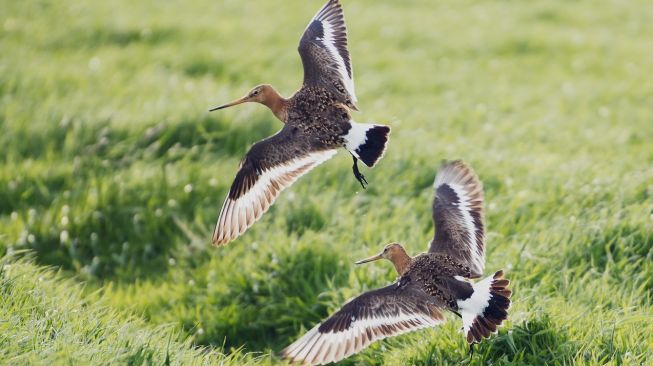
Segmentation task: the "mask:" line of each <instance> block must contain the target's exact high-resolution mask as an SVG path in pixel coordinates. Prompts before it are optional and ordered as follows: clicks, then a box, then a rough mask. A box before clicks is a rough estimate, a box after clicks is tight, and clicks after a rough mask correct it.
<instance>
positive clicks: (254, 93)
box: [250, 90, 258, 96]
mask: <svg viewBox="0 0 653 366" xmlns="http://www.w3.org/2000/svg"><path fill="white" fill-rule="evenodd" d="M256 94H258V90H254V91H253V92H251V93H250V95H251V96H255V95H256Z"/></svg>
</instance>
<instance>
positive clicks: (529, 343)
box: [408, 315, 578, 366]
mask: <svg viewBox="0 0 653 366" xmlns="http://www.w3.org/2000/svg"><path fill="white" fill-rule="evenodd" d="M448 346H449V347H442V345H441V344H439V343H436V344H434V345H432V346H430V347H429V348H427V349H425V350H423V351H421V352H417V354H416V355H415V356H413V357H411V358H410V361H409V362H408V364H410V365H420V366H435V365H439V366H440V365H487V364H492V365H547V364H548V365H552V364H569V363H571V362H572V359H573V357H574V355H575V354H576V353H577V352H578V346H577V345H576V344H575V343H574V342H572V341H570V340H569V338H568V336H567V334H566V332H564V331H563V330H561V329H556V328H555V326H554V325H553V324H552V322H551V320H550V319H549V317H548V316H547V315H544V316H542V317H540V318H536V319H530V320H527V321H525V322H523V323H521V324H519V325H515V326H513V327H511V328H510V329H505V328H503V329H501V330H500V331H499V334H498V335H494V336H492V337H491V338H490V339H487V340H484V341H483V342H481V343H480V344H478V345H476V346H475V351H474V354H473V355H471V356H470V355H469V354H468V353H467V349H464V350H461V349H459V348H456V349H451V348H452V347H455V346H454V345H448Z"/></svg>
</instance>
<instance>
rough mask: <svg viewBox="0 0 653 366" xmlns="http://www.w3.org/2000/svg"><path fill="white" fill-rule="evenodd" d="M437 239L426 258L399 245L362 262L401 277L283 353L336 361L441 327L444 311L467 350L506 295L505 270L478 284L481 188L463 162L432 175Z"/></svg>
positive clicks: (498, 318) (491, 324) (503, 308)
mask: <svg viewBox="0 0 653 366" xmlns="http://www.w3.org/2000/svg"><path fill="white" fill-rule="evenodd" d="M434 187H435V199H434V201H433V223H434V224H435V236H434V237H433V240H431V243H430V248H429V251H428V253H422V254H420V255H418V256H415V257H412V258H411V257H410V256H409V255H408V254H406V251H405V250H404V248H403V247H402V246H401V245H400V244H397V243H392V244H389V245H387V246H386V247H385V248H384V249H383V251H382V252H381V253H379V254H377V255H375V256H372V257H370V258H367V259H364V260H361V261H358V262H356V264H361V263H365V262H371V261H375V260H378V259H382V258H385V259H388V260H389V261H391V262H392V264H394V267H395V269H396V270H397V273H398V274H399V278H398V279H397V281H396V282H395V283H394V284H392V285H390V286H387V287H383V288H380V289H377V290H373V291H369V292H366V293H364V294H362V295H360V296H358V297H356V298H354V299H353V300H350V301H349V302H347V303H346V304H345V305H344V306H343V307H342V308H341V309H340V310H339V311H338V312H336V313H335V314H333V315H332V316H331V317H329V318H328V319H326V320H325V321H324V322H322V324H319V325H317V326H315V327H314V328H313V329H311V330H310V331H309V332H308V333H306V334H305V335H304V336H303V337H301V338H300V339H299V340H297V341H296V342H295V343H293V344H291V345H290V346H289V347H288V348H286V349H284V350H283V351H282V356H283V357H285V358H287V359H289V360H290V361H291V362H302V363H303V364H307V365H314V364H326V363H329V362H337V361H339V360H341V359H343V358H345V357H349V356H351V355H352V354H354V353H357V352H359V351H360V350H362V349H363V348H365V347H367V346H368V345H370V344H371V343H372V342H374V341H377V340H379V339H383V338H386V337H390V336H395V335H398V334H402V333H406V332H409V331H413V330H417V329H421V328H426V327H432V326H435V325H437V324H440V323H442V322H444V316H443V314H442V310H449V311H451V312H453V313H455V314H456V315H458V316H460V317H461V318H462V322H463V329H464V332H465V337H466V339H467V342H468V343H469V344H470V351H471V350H472V346H473V344H474V343H478V342H480V341H481V340H482V339H483V337H489V336H490V334H491V333H494V332H496V330H497V328H498V327H499V326H500V325H501V323H502V322H503V320H505V319H506V318H507V316H508V312H507V310H508V308H509V307H510V300H509V297H510V294H511V291H510V290H509V289H508V288H507V286H508V284H509V281H508V280H507V279H504V278H503V271H498V272H496V273H495V274H494V275H493V276H490V277H487V278H485V279H483V280H480V281H478V282H475V283H472V282H470V281H469V279H471V278H479V277H480V276H481V275H482V273H483V267H484V263H485V256H484V247H485V244H484V241H485V233H484V228H483V188H482V185H481V183H480V182H479V181H478V178H477V177H476V175H475V174H474V172H473V171H472V169H471V168H469V167H468V166H466V165H465V164H464V163H462V162H460V161H454V162H451V163H445V164H443V166H442V168H441V170H440V172H439V174H438V175H437V177H436V178H435V184H434Z"/></svg>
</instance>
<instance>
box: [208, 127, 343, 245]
mask: <svg viewBox="0 0 653 366" xmlns="http://www.w3.org/2000/svg"><path fill="white" fill-rule="evenodd" d="M298 133H299V132H296V131H292V127H288V125H286V126H285V127H284V128H283V129H282V130H281V131H280V132H279V133H277V134H276V135H274V136H271V137H269V138H267V139H265V140H262V141H259V142H257V143H256V144H254V146H252V148H251V149H250V150H249V152H248V153H247V155H246V156H245V158H244V159H243V160H242V161H241V163H240V170H239V171H238V173H237V174H236V178H235V179H234V182H233V184H232V185H231V189H230V190H229V194H228V195H227V198H226V199H225V200H224V204H223V205H222V209H221V210H220V215H219V217H218V222H217V224H216V226H215V230H214V232H213V244H215V245H221V244H226V243H228V242H230V241H231V240H233V239H235V238H236V237H238V236H239V235H241V234H242V233H244V232H245V230H247V228H249V227H250V226H252V225H253V224H254V222H256V220H258V219H259V218H260V217H261V215H263V214H264V213H265V212H266V211H267V210H268V208H270V206H271V205H272V203H273V202H274V200H275V199H276V198H277V197H278V196H279V194H280V193H281V191H282V190H284V189H285V188H287V187H288V186H290V185H291V184H293V183H294V182H295V181H296V180H297V179H298V178H299V177H301V176H302V175H304V174H306V173H307V172H308V171H310V170H311V169H313V168H315V167H316V166H318V165H319V164H321V163H323V162H325V161H326V160H328V159H330V158H331V157H332V156H333V155H334V154H335V153H336V150H335V149H332V148H326V147H324V146H322V145H321V144H320V143H317V142H315V141H314V140H312V139H309V138H304V137H300V136H297V134H298Z"/></svg>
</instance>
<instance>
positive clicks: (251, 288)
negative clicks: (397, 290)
mask: <svg viewBox="0 0 653 366" xmlns="http://www.w3.org/2000/svg"><path fill="white" fill-rule="evenodd" d="M343 2H344V7H345V12H346V17H347V23H348V27H349V31H350V45H351V47H350V49H351V54H352V58H353V63H354V69H355V79H356V90H357V94H358V97H359V106H360V107H361V109H362V112H361V113H355V114H354V118H355V119H356V120H357V121H360V122H367V121H375V122H381V123H386V124H390V125H391V126H392V128H393V131H392V135H391V141H390V145H389V149H388V151H387V153H386V155H385V157H384V159H383V160H382V161H381V162H380V163H379V164H378V166H377V167H375V168H374V169H373V170H366V171H364V174H365V175H366V177H367V178H368V180H369V181H370V183H371V184H370V186H369V188H368V189H367V190H365V191H362V190H361V189H360V186H359V185H358V183H357V182H356V181H355V179H354V178H353V176H352V174H351V160H350V158H349V157H348V156H347V155H346V154H345V153H341V154H339V155H338V156H337V157H336V158H334V159H333V160H331V161H329V162H328V163H326V164H324V165H322V166H320V167H318V168H317V169H316V170H315V171H313V172H311V174H309V175H307V176H306V177H304V178H302V179H301V180H300V181H298V182H297V183H296V184H295V185H294V186H293V187H292V188H290V189H289V190H287V191H286V192H284V193H283V195H282V196H281V198H279V200H278V201H277V203H276V204H275V205H274V206H273V207H272V209H271V210H270V212H269V213H267V214H266V215H265V216H264V217H263V218H262V219H261V220H260V222H258V223H257V224H255V225H254V226H253V227H252V228H251V229H250V230H249V231H248V232H247V233H246V234H245V235H244V236H242V237H241V238H239V239H237V240H236V241H234V242H233V243H231V244H229V245H228V246H226V247H222V248H214V247H211V246H210V244H209V239H210V234H211V231H212V229H213V224H214V220H215V219H216V216H217V213H218V210H219V208H220V204H221V203H222V200H223V198H224V194H225V193H226V191H227V189H228V187H229V185H230V184H231V181H232V179H233V177H234V174H235V172H236V169H237V166H238V162H239V159H240V158H241V156H242V155H243V154H244V152H245V151H246V150H247V148H248V146H249V145H251V144H252V143H254V142H255V141H257V140H258V139H260V138H263V137H264V136H268V135H270V134H272V133H274V131H275V130H277V129H278V128H280V126H281V125H280V123H279V122H277V121H275V120H274V118H273V117H272V115H271V114H270V113H269V112H268V111H265V110H264V109H263V107H261V106H241V107H238V108H234V109H233V110H224V111H221V112H216V113H211V114H209V113H208V112H207V109H208V108H209V107H211V106H214V105H216V104H218V103H222V102H226V101H228V100H231V99H233V98H235V97H238V96H241V95H242V94H243V93H244V92H246V91H247V90H248V89H249V88H250V87H251V86H253V85H256V84H259V83H262V82H269V83H272V84H273V85H275V87H277V89H279V90H280V91H281V92H282V93H283V94H285V95H290V94H291V93H292V92H293V91H294V90H295V89H296V88H298V87H299V85H300V83H301V78H302V70H301V62H300V59H299V56H298V54H297V52H296V47H297V42H298V40H299V36H300V33H301V31H302V30H303V29H304V27H305V25H306V22H307V21H308V19H309V17H310V16H311V15H313V14H314V13H315V11H316V10H317V8H319V7H320V6H321V1H298V0H294V1H291V2H284V3H283V4H281V3H278V2H242V1H236V0H225V1H219V2H208V1H206V0H193V1H166V2H154V1H140V2H136V3H133V2H126V1H114V2H88V3H87V2H74V1H57V2H52V1H45V0H39V1H29V2H25V1H2V0H0V3H1V5H2V12H0V49H2V53H1V55H0V130H1V131H2V133H0V160H1V161H2V163H3V165H2V168H0V254H2V255H7V257H6V259H5V261H7V262H8V263H9V262H15V260H16V258H21V257H24V256H25V254H24V253H30V254H29V256H30V257H29V258H30V259H29V261H27V262H26V261H19V262H17V263H13V264H11V267H9V268H11V269H10V270H7V269H6V267H5V268H4V269H3V270H2V275H0V290H1V291H2V292H3V296H2V297H1V298H0V305H1V307H2V308H1V311H0V327H1V328H2V330H3V331H2V332H0V352H2V353H0V362H1V361H5V362H8V363H9V364H17V363H24V364H33V363H37V362H42V363H44V364H45V363H52V362H55V363H56V362H58V363H69V362H73V363H75V362H79V363H85V362H88V361H89V360H92V361H94V362H93V363H95V364H110V363H123V364H124V363H131V364H143V363H150V364H152V363H156V364H160V363H166V359H168V360H169V361H170V363H178V364H189V363H190V364H193V363H196V364H202V363H220V362H222V360H223V359H224V360H225V363H226V364H229V363H234V364H241V363H243V362H252V363H255V362H261V363H263V364H269V363H270V362H272V363H278V359H277V358H276V353H277V352H278V351H279V350H280V349H281V348H282V347H283V346H284V345H286V344H288V343H289V342H291V341H292V340H294V339H296V338H297V337H298V336H300V335H301V334H302V333H303V332H304V331H305V330H306V329H307V328H310V327H311V326H312V325H313V324H315V322H317V321H319V320H320V319H322V318H324V317H325V316H326V315H327V314H328V313H329V312H331V311H333V310H335V309H337V308H338V307H339V306H340V305H341V304H342V303H343V302H344V301H345V300H346V299H348V298H350V297H352V296H355V295H357V294H359V293H360V292H362V291H365V290H368V289H370V288H374V287H378V286H381V285H384V284H387V283H388V282H390V281H392V280H393V279H394V276H395V275H394V273H393V272H392V269H391V268H390V266H389V265H387V264H371V265H367V266H364V267H354V266H353V262H354V261H355V260H356V259H360V258H362V257H365V256H368V255H370V254H372V253H374V252H376V251H377V250H379V248H380V247H381V246H382V245H383V244H385V243H387V242H389V241H399V242H401V243H403V244H404V245H405V246H406V247H407V248H408V249H409V250H410V251H411V252H412V253H417V252H420V251H423V250H425V249H426V247H427V245H426V243H427V242H428V240H429V239H430V237H431V235H432V226H431V219H430V212H429V206H430V205H429V203H430V200H431V196H432V192H431V183H432V180H433V177H434V175H435V169H436V167H437V166H438V165H439V162H440V161H441V160H442V159H453V158H462V159H464V160H466V161H467V162H469V163H470V164H471V165H472V166H473V167H474V168H475V170H476V171H477V173H478V174H479V176H480V178H481V179H482V180H483V182H484V185H485V189H486V200H487V204H486V208H487V224H488V225H487V227H488V263H487V268H488V271H492V270H496V269H499V268H504V269H505V270H506V274H507V277H508V278H510V279H511V280H512V281H513V282H512V285H511V287H512V288H513V290H514V303H513V307H512V308H511V317H510V320H509V321H508V323H507V324H506V326H505V327H504V328H503V329H502V330H501V331H500V333H499V334H498V335H497V336H495V337H494V338H492V339H491V340H489V341H486V342H485V343H483V344H481V345H480V346H479V347H478V348H477V350H476V353H475V355H474V356H473V357H469V356H468V355H467V347H466V345H465V342H464V340H463V337H462V335H461V333H460V332H459V328H460V324H459V320H458V319H456V318H455V317H452V318H451V321H450V322H449V323H447V324H446V325H444V326H442V327H440V328H437V329H433V330H428V331H422V332H418V333H414V334H410V335H406V336H402V337H398V338H394V339H389V340H386V341H383V342H379V343H377V344H375V345H373V346H372V347H371V348H370V349H369V350H367V351H365V352H363V353H362V354H361V355H359V356H356V357H354V358H352V359H350V360H346V361H345V362H344V364H356V363H366V364H377V365H381V364H402V363H403V364H416V365H458V364H472V365H485V364H489V363H492V364H513V365H523V364H532V365H542V364H561V365H562V364H581V365H604V364H610V365H621V364H623V365H630V364H633V365H639V364H646V363H647V362H651V358H652V357H653V356H652V355H653V336H652V334H653V323H652V322H651V321H650V319H651V318H652V317H653V306H652V304H651V294H652V292H651V291H652V289H653V280H651V278H653V144H651V141H652V139H653V123H651V122H652V121H653V109H651V106H652V105H653V79H651V77H650V75H649V74H650V70H652V69H653V58H651V57H650V56H651V52H650V50H651V49H653V7H651V6H649V4H648V3H647V2H646V1H631V2H619V1H599V2H589V1H575V2H568V1H535V2H505V1H481V2H479V1H449V0H448V1H439V2H432V1H427V0H414V1H402V2H388V1H386V2H378V1H372V0H360V1H358V0H357V1H350V0H345V1H343ZM23 250H27V251H28V252H24V251H23ZM45 266H50V267H52V266H54V267H56V268H59V270H58V271H57V273H56V274H53V273H52V271H51V270H49V269H45ZM80 283H82V285H80ZM193 346H205V347H208V348H207V349H202V350H198V349H194V348H192V347H193ZM241 347H242V348H241ZM207 350H210V351H207ZM223 352H225V353H227V354H228V355H231V356H223V355H222V353H223ZM250 352H252V355H249V356H248V355H247V354H248V353H250ZM41 355H42V356H41ZM250 356H251V357H250ZM259 356H260V357H262V358H256V357H259ZM224 357H227V358H224ZM6 360H8V361H6Z"/></svg>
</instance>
